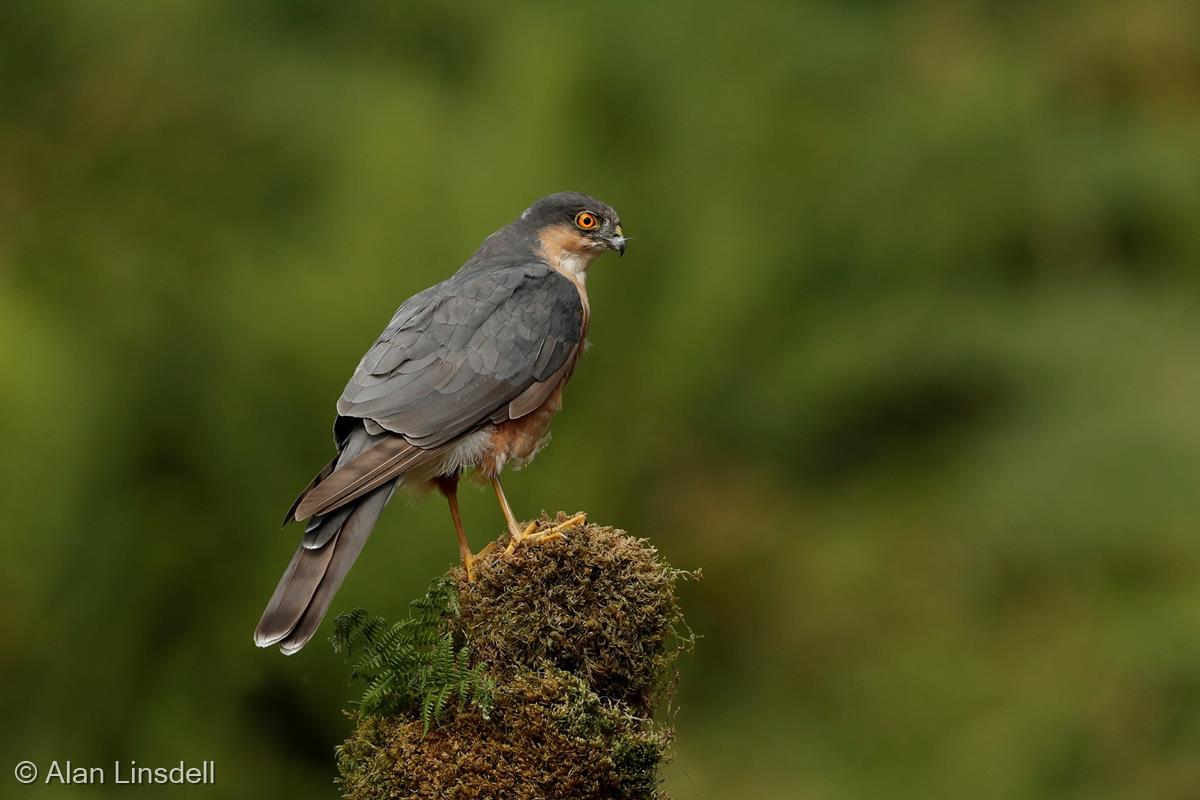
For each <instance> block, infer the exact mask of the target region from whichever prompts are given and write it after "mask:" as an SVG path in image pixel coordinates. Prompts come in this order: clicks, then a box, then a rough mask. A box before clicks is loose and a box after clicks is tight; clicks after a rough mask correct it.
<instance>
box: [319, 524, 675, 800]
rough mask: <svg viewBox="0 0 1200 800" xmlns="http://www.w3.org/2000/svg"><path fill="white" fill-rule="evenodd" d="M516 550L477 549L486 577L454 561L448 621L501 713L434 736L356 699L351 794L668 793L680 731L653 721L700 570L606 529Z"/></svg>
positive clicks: (343, 767)
mask: <svg viewBox="0 0 1200 800" xmlns="http://www.w3.org/2000/svg"><path fill="white" fill-rule="evenodd" d="M561 519H562V516H561V515H560V517H559V520H561ZM549 522H550V521H549V520H547V519H545V518H543V519H542V520H541V523H540V524H541V525H542V526H543V527H544V526H545V525H547V524H548V523H549ZM506 544H507V537H501V540H500V541H498V542H497V543H496V546H494V547H492V548H491V550H489V551H488V552H487V553H486V554H485V555H484V556H483V557H482V558H480V559H479V561H478V570H477V577H478V580H477V582H475V583H468V582H467V581H466V579H465V575H463V574H462V570H461V569H456V570H452V571H451V573H450V575H449V580H450V582H451V585H453V586H454V588H455V590H456V594H457V602H455V603H451V604H449V605H448V606H447V608H449V609H451V613H448V614H446V615H444V616H443V618H442V619H443V621H444V628H443V629H442V635H452V636H453V637H454V638H455V640H457V641H462V642H463V647H464V649H465V650H469V652H470V653H471V655H472V659H473V663H472V667H473V668H482V669H484V670H486V671H487V673H488V675H489V676H490V677H491V679H492V680H493V681H494V687H495V688H494V691H493V695H492V702H491V705H490V707H489V708H488V709H486V713H485V710H484V709H481V708H479V707H477V706H474V705H472V704H470V703H463V702H459V703H453V704H451V705H449V706H448V707H447V709H446V713H445V714H444V715H443V716H442V717H441V718H440V719H439V720H438V721H437V722H436V723H435V724H434V725H433V726H432V727H431V728H429V729H428V730H426V728H425V726H424V725H423V723H422V721H421V717H420V714H419V713H416V712H415V711H414V710H411V709H410V710H409V711H406V712H402V713H395V714H390V715H385V716H371V715H368V714H366V713H364V711H363V709H361V708H360V709H359V711H358V712H357V713H356V714H355V715H354V718H355V719H356V729H355V731H354V733H353V734H352V735H351V736H350V738H349V739H348V740H347V741H346V742H345V743H344V744H343V745H342V746H341V747H340V748H339V749H338V766H339V771H340V779H339V781H340V783H341V786H342V790H343V792H344V794H345V796H346V797H347V798H352V799H353V800H375V799H376V798H378V799H380V800H382V799H383V798H515V799H516V800H522V799H523V798H529V799H530V800H533V798H539V799H540V800H546V799H549V798H572V800H590V799H591V798H596V799H597V800H598V799H599V798H611V799H613V800H624V799H628V800H643V799H644V798H645V799H649V798H655V799H657V798H663V797H665V795H664V794H663V793H662V792H661V790H660V788H659V785H660V778H659V768H660V767H661V765H662V763H663V761H664V760H665V759H666V757H667V755H668V750H669V745H670V742H671V738H672V735H673V732H672V729H671V727H670V725H669V724H667V723H664V722H656V721H655V720H654V719H653V718H652V715H653V712H654V710H655V708H656V706H657V705H660V704H662V702H663V701H664V700H665V699H666V696H667V694H668V690H669V689H670V687H671V686H673V683H674V676H675V668H674V663H675V659H676V656H677V655H678V654H679V652H680V651H681V650H683V649H686V648H687V647H689V646H690V643H691V637H690V634H689V633H687V628H686V625H685V624H684V622H683V618H682V615H681V614H680V611H679V606H678V603H677V601H676V596H675V586H676V584H677V582H678V581H679V580H680V579H681V578H685V577H690V576H691V574H690V573H685V572H682V571H679V570H675V569H673V568H672V567H670V565H668V564H667V563H666V562H664V561H663V560H662V559H661V558H660V557H659V555H658V553H657V551H656V550H655V549H654V548H653V547H651V546H649V545H648V544H647V543H646V542H645V541H642V540H638V539H634V538H632V537H630V536H628V535H627V534H625V533H624V532H622V531H618V530H614V529H612V528H604V527H601V526H596V525H587V526H582V527H578V528H575V529H573V530H571V531H569V532H568V533H567V536H566V539H565V540H558V541H552V542H544V543H538V544H532V545H526V546H523V547H520V548H518V549H517V550H516V552H515V553H513V554H512V555H505V554H504V553H503V548H504V546H505V545H506Z"/></svg>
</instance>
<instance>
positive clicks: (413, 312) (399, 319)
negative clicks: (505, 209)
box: [337, 262, 584, 448]
mask: <svg viewBox="0 0 1200 800" xmlns="http://www.w3.org/2000/svg"><path fill="white" fill-rule="evenodd" d="M583 316H584V311H583V303H582V301H581V299H580V297H579V292H578V291H577V290H576V288H575V286H574V284H572V283H571V281H569V280H568V279H567V278H565V277H564V276H562V275H560V274H559V273H557V272H555V271H554V270H552V269H550V268H549V267H547V266H546V265H544V264H541V263H540V262H534V263H530V264H521V265H516V266H512V267H505V268H500V269H486V270H476V271H473V272H460V273H459V274H457V275H455V276H454V277H452V278H450V279H449V280H447V281H445V282H443V283H441V284H439V285H438V286H435V287H433V288H432V289H429V290H426V291H425V292H422V293H421V294H419V295H417V296H416V297H414V298H412V300H410V301H409V302H407V303H405V304H404V305H403V306H401V308H400V310H399V311H397V312H396V315H395V317H393V319H392V323H391V324H390V325H389V326H388V328H387V329H386V330H385V331H384V332H383V335H382V336H380V338H379V340H378V341H377V342H376V343H375V345H374V346H373V347H372V348H371V349H370V350H369V351H368V352H367V354H366V355H365V356H364V357H363V359H362V361H361V362H360V363H359V365H358V369H357V370H355V372H354V376H353V377H352V378H351V379H350V382H349V383H348V384H347V385H346V389H345V391H344V392H343V393H342V397H341V399H340V400H338V406H337V407H338V413H339V414H341V415H343V416H347V417H359V418H363V419H368V420H372V421H374V422H375V423H376V424H378V425H379V426H380V427H382V428H384V429H386V430H389V431H392V432H393V433H398V434H401V435H402V436H403V437H404V438H405V439H406V440H407V441H408V442H409V443H410V444H412V445H415V446H417V447H420V448H434V447H438V446H440V445H443V444H445V443H447V442H449V441H451V440H453V439H455V438H457V437H459V436H461V435H462V434H464V433H466V432H468V431H469V430H471V429H472V428H475V427H478V426H479V425H480V424H482V423H484V422H487V421H489V420H496V421H499V420H501V419H504V418H507V417H508V415H509V404H510V403H512V402H513V401H514V400H517V399H518V398H520V397H521V395H522V393H524V392H525V391H526V390H527V389H530V388H531V387H536V386H537V385H538V384H541V383H544V382H546V381H548V380H549V379H550V378H551V377H554V376H555V375H556V374H557V373H558V372H559V371H560V370H562V369H564V368H565V367H567V365H568V363H569V361H570V360H571V358H572V356H573V354H574V353H575V351H576V350H577V348H578V347H579V345H580V343H581V342H582V339H583ZM517 413H518V415H519V413H525V412H524V410H521V411H518V412H517Z"/></svg>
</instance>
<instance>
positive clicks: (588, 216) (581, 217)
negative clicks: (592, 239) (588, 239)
mask: <svg viewBox="0 0 1200 800" xmlns="http://www.w3.org/2000/svg"><path fill="white" fill-rule="evenodd" d="M599 226H600V220H599V219H597V218H596V215H595V214H593V213H592V212H590V211H580V212H579V213H578V214H576V215H575V227H576V228H579V230H581V231H594V230H596V228H598V227H599Z"/></svg>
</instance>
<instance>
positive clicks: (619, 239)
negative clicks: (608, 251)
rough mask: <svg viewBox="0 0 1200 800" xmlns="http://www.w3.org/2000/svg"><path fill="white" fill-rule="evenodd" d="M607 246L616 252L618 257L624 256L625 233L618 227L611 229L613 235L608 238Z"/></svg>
mask: <svg viewBox="0 0 1200 800" xmlns="http://www.w3.org/2000/svg"><path fill="white" fill-rule="evenodd" d="M607 241H608V246H609V247H610V248H612V249H613V250H616V251H617V255H618V256H623V255H625V231H623V230H621V226H620V225H618V226H617V227H616V228H615V229H613V235H612V236H610V237H608V240H607Z"/></svg>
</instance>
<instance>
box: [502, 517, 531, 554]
mask: <svg viewBox="0 0 1200 800" xmlns="http://www.w3.org/2000/svg"><path fill="white" fill-rule="evenodd" d="M535 530H537V523H536V522H531V523H529V524H528V525H526V526H525V530H523V531H521V533H520V535H518V536H510V537H509V542H508V547H506V548H504V554H505V555H509V556H511V555H512V554H513V551H514V550H516V549H517V545H519V544H520V543H521V542H523V541H525V539H526V538H528V537H530V536H532V535H533V532H534V531H535Z"/></svg>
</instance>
